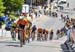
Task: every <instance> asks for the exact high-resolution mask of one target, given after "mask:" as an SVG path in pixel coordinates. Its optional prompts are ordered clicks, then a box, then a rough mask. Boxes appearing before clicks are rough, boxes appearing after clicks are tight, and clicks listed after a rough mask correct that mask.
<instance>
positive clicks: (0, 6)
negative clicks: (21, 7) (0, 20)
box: [0, 0, 5, 16]
mask: <svg viewBox="0 0 75 52" xmlns="http://www.w3.org/2000/svg"><path fill="white" fill-rule="evenodd" d="M4 9H5V7H4V6H3V2H2V0H0V16H2V15H3V12H4Z"/></svg>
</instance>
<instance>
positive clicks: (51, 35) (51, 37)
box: [49, 29, 54, 40]
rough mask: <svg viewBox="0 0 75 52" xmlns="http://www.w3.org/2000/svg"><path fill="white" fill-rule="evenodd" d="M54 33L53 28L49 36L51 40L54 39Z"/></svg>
mask: <svg viewBox="0 0 75 52" xmlns="http://www.w3.org/2000/svg"><path fill="white" fill-rule="evenodd" d="M53 34H54V32H53V29H52V30H51V31H50V37H49V40H52V39H53Z"/></svg>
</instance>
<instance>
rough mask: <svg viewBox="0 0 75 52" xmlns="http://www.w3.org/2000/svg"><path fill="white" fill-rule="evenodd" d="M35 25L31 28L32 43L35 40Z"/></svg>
mask: <svg viewBox="0 0 75 52" xmlns="http://www.w3.org/2000/svg"><path fill="white" fill-rule="evenodd" d="M36 29H37V28H36V25H34V26H33V27H32V32H31V37H32V41H33V40H34V39H35V33H36Z"/></svg>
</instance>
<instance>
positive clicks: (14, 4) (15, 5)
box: [3, 0, 24, 11]
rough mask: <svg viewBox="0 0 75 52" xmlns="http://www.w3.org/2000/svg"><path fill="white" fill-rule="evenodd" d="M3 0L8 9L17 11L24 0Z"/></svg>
mask: <svg viewBox="0 0 75 52" xmlns="http://www.w3.org/2000/svg"><path fill="white" fill-rule="evenodd" d="M3 2H4V6H6V9H7V10H9V11H17V10H18V9H20V8H21V7H22V5H23V4H24V0H3Z"/></svg>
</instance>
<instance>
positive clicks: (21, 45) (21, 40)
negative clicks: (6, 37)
mask: <svg viewBox="0 0 75 52" xmlns="http://www.w3.org/2000/svg"><path fill="white" fill-rule="evenodd" d="M18 36H19V40H20V47H23V32H22V30H20V31H19V32H18Z"/></svg>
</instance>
